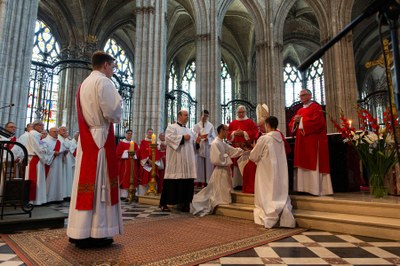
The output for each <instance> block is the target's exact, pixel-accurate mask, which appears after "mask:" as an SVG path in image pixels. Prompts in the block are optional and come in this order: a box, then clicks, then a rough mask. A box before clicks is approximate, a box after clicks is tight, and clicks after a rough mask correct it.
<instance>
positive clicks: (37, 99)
mask: <svg viewBox="0 0 400 266" xmlns="http://www.w3.org/2000/svg"><path fill="white" fill-rule="evenodd" d="M59 60H60V45H59V44H58V42H57V41H56V39H55V38H54V36H53V35H52V34H51V31H50V28H49V27H48V26H47V25H46V24H45V23H44V22H42V21H40V20H37V21H36V24H35V36H34V43H33V49H32V64H31V73H30V82H29V94H28V99H27V123H30V122H32V121H33V120H36V119H40V120H43V122H44V123H45V128H46V129H48V128H51V127H54V126H56V125H57V111H58V109H59V108H58V91H59V76H58V75H57V74H54V73H53V67H52V65H51V64H54V63H55V62H57V61H59ZM43 63H45V64H43Z"/></svg>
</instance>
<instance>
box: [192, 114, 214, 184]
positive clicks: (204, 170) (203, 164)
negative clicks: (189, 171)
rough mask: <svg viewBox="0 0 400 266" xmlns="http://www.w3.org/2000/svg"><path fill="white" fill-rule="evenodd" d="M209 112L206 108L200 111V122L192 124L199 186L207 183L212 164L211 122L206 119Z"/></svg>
mask: <svg viewBox="0 0 400 266" xmlns="http://www.w3.org/2000/svg"><path fill="white" fill-rule="evenodd" d="M209 115H210V113H209V112H208V110H203V111H201V118H200V122H199V123H197V124H196V125H194V127H193V131H194V133H195V135H194V136H195V139H196V143H197V144H198V149H196V161H197V182H198V184H199V186H201V187H204V186H205V185H207V183H208V181H209V179H210V177H211V174H212V172H213V168H214V166H213V165H212V164H211V162H210V146H211V143H212V142H213V141H214V139H215V132H214V126H213V124H211V123H210V121H208V117H209Z"/></svg>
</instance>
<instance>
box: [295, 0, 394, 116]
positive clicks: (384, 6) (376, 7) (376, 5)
mask: <svg viewBox="0 0 400 266" xmlns="http://www.w3.org/2000/svg"><path fill="white" fill-rule="evenodd" d="M377 12H380V14H381V15H382V16H384V17H385V18H386V20H387V22H388V24H389V27H390V32H391V39H392V46H393V58H394V71H395V83H396V86H395V88H394V89H395V91H394V95H395V103H396V108H397V110H398V108H399V107H400V87H399V86H400V84H399V83H400V57H399V46H398V45H399V38H398V32H397V31H398V23H397V20H398V19H399V12H400V5H399V4H398V3H397V1H395V0H375V1H374V2H372V4H371V5H369V6H368V7H367V8H366V9H365V10H364V12H363V13H362V14H361V15H359V16H358V17H357V18H355V19H354V20H353V21H352V22H351V23H350V24H349V25H347V26H346V27H345V28H344V29H343V30H342V31H341V32H339V33H338V34H337V35H336V36H335V37H333V38H332V39H331V40H329V41H328V42H327V43H326V44H325V45H324V46H322V47H321V48H320V49H319V50H317V51H315V52H314V53H313V54H311V55H310V56H309V57H307V59H306V60H305V61H304V62H303V63H302V64H300V65H299V67H298V69H299V70H300V71H301V72H304V71H305V70H306V69H307V68H308V67H309V66H310V65H311V64H312V63H314V62H315V61H316V60H317V59H319V58H321V57H322V56H323V55H324V53H325V52H326V51H327V50H328V49H329V48H330V47H332V46H333V45H334V44H335V43H336V42H338V41H339V40H340V39H342V38H343V37H344V36H345V35H346V34H347V33H348V32H349V31H351V30H352V29H353V28H354V27H356V26H357V25H358V24H359V23H360V22H361V21H363V20H364V19H366V18H368V17H370V16H372V15H373V14H375V13H377ZM397 113H399V112H397Z"/></svg>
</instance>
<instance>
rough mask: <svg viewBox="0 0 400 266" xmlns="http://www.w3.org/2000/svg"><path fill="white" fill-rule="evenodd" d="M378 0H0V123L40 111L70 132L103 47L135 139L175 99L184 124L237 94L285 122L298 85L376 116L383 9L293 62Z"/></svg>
mask: <svg viewBox="0 0 400 266" xmlns="http://www.w3.org/2000/svg"><path fill="white" fill-rule="evenodd" d="M373 2H374V1H372V0H368V1H365V0H354V1H353V0H352V1H345V0H335V1H328V0H279V1H265V0H254V1H241V0H218V1H207V0H199V1H194V0H159V1H158V0H157V1H154V0H153V1H150V0H149V1H133V0H131V1H126V0H113V1H104V0H96V1H76V0H72V1H67V2H65V1H62V0H40V1H39V0H34V1H28V3H29V5H25V4H22V3H24V1H18V2H15V3H14V2H10V1H5V2H4V3H3V4H2V6H1V12H2V14H3V16H2V17H1V27H2V31H1V34H2V38H1V47H2V49H1V51H2V52H1V53H0V56H1V60H0V65H1V67H0V69H1V71H2V73H3V75H1V77H0V79H1V83H0V84H1V88H0V91H1V94H2V97H1V104H2V107H4V108H3V110H2V113H1V123H2V124H5V123H6V122H8V121H14V122H16V124H17V127H18V132H19V134H22V133H23V129H24V126H25V125H26V124H27V123H29V122H32V121H33V120H35V119H43V120H44V121H46V128H47V129H48V128H49V127H51V126H61V125H66V126H67V127H68V129H69V131H70V133H71V135H72V134H73V132H74V131H76V130H77V122H76V114H75V107H74V97H75V93H76V90H77V88H78V86H79V84H80V82H81V81H82V80H83V79H84V78H85V77H86V76H87V75H88V73H89V72H90V63H89V62H90V56H91V54H92V53H93V51H95V50H98V49H102V50H106V51H107V52H109V53H110V54H112V55H113V56H114V57H115V58H116V59H117V62H118V70H117V71H115V75H114V78H113V79H114V81H115V83H116V86H117V88H118V90H119V92H120V94H121V96H122V97H123V99H124V103H125V104H124V115H123V121H122V122H121V124H119V125H116V127H117V128H116V129H117V132H118V134H119V136H120V137H122V136H123V132H124V131H125V130H126V129H128V128H131V129H133V131H134V132H135V138H138V139H140V138H141V137H142V135H143V134H144V133H145V129H146V128H148V127H153V128H155V131H156V132H162V131H163V130H164V129H165V127H166V125H167V124H168V123H171V122H173V121H174V120H175V119H176V112H177V110H178V109H180V108H186V109H188V110H189V112H190V121H189V126H193V125H194V124H195V123H196V121H197V120H198V119H199V116H200V111H201V109H209V110H212V112H211V114H210V121H212V122H213V123H214V124H216V125H217V124H219V123H227V122H229V121H230V120H232V119H234V118H235V109H236V107H237V105H239V104H243V105H245V106H246V107H247V108H248V110H249V112H248V113H249V116H250V117H255V106H256V105H257V104H259V103H265V104H267V105H268V106H269V108H270V112H271V114H274V115H275V116H276V117H278V119H279V120H280V123H281V124H282V125H284V124H285V123H286V122H288V121H286V120H287V119H288V118H290V108H291V107H292V106H294V105H295V104H296V102H298V101H299V98H298V93H299V90H300V89H301V88H303V87H307V88H309V89H310V90H311V91H312V92H313V99H314V100H315V101H317V102H318V103H320V104H321V105H323V106H324V108H325V110H326V112H327V114H329V115H331V116H332V117H337V116H338V114H339V110H340V109H342V110H343V111H344V113H345V114H346V115H347V116H348V117H349V118H350V119H353V120H354V119H356V113H355V111H354V105H355V104H357V103H359V104H361V105H363V106H365V107H367V108H368V109H369V110H371V111H372V112H373V113H374V114H377V116H378V117H379V116H381V115H382V112H383V111H382V110H383V109H384V107H385V106H386V105H387V103H388V97H387V93H386V91H387V85H386V76H385V75H384V73H385V68H384V65H383V64H382V63H379V62H378V61H379V60H378V59H379V58H380V57H381V55H382V54H383V52H382V45H381V41H380V37H379V36H380V35H379V32H380V31H381V32H382V38H383V39H388V40H389V46H391V44H390V31H389V27H388V26H387V25H382V26H381V27H380V26H379V24H381V23H379V20H378V16H377V14H373V15H371V16H368V17H367V18H366V19H363V20H362V21H361V22H360V23H358V24H357V25H356V26H355V27H354V28H353V30H352V31H350V32H349V33H348V34H346V35H345V36H344V37H343V38H341V39H340V40H338V42H337V43H336V44H335V45H333V47H331V48H330V49H328V50H327V51H326V52H325V53H324V55H323V56H322V57H321V58H319V59H317V60H316V61H315V62H314V63H312V64H311V66H309V67H308V68H307V70H305V71H304V72H300V71H299V69H298V66H299V65H300V64H301V63H302V62H304V61H305V60H306V59H307V57H308V56H310V55H311V54H312V53H313V52H315V51H317V50H318V49H319V48H320V47H321V46H323V45H324V44H326V43H327V42H328V41H329V40H331V39H332V38H333V37H335V36H336V35H337V34H338V33H340V32H341V31H342V30H343V29H344V28H345V27H346V26H347V25H349V24H350V23H351V22H352V21H353V20H355V19H356V18H357V17H359V16H360V15H362V14H363V13H364V11H365V9H366V8H367V7H368V6H369V5H370V4H371V3H373ZM383 24H384V23H383ZM381 59H382V58H381ZM368 62H369V63H370V64H369V66H367V65H366V64H367V63H368ZM374 62H375V63H374ZM10 104H14V105H13V106H11V105H10ZM354 121H355V120H354ZM282 130H283V131H285V128H284V126H282ZM328 132H334V129H333V127H332V125H331V124H330V123H328Z"/></svg>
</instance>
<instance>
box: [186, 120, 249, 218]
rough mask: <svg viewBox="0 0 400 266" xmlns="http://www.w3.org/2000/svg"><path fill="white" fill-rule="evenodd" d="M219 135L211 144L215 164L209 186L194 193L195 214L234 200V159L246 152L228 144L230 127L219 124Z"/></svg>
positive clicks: (200, 214) (193, 211)
mask: <svg viewBox="0 0 400 266" xmlns="http://www.w3.org/2000/svg"><path fill="white" fill-rule="evenodd" d="M217 132H218V137H217V138H216V139H215V140H214V141H213V143H212V144H211V152H210V159H211V163H212V164H213V165H214V166H215V168H214V171H213V173H212V175H211V178H210V182H209V183H208V185H207V187H205V188H203V189H202V190H201V191H200V192H198V193H197V194H196V195H194V197H193V200H192V204H191V206H190V212H191V213H192V214H193V215H199V216H204V215H207V214H210V213H212V212H213V210H214V208H215V207H216V206H218V205H220V204H229V203H231V202H232V198H231V191H232V170H231V167H230V166H231V165H232V160H231V158H234V157H238V156H240V155H242V154H243V153H244V150H242V149H241V148H233V147H232V146H230V145H228V144H226V143H225V142H224V139H225V138H226V135H227V132H228V127H227V126H226V125H219V126H218V128H217Z"/></svg>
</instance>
